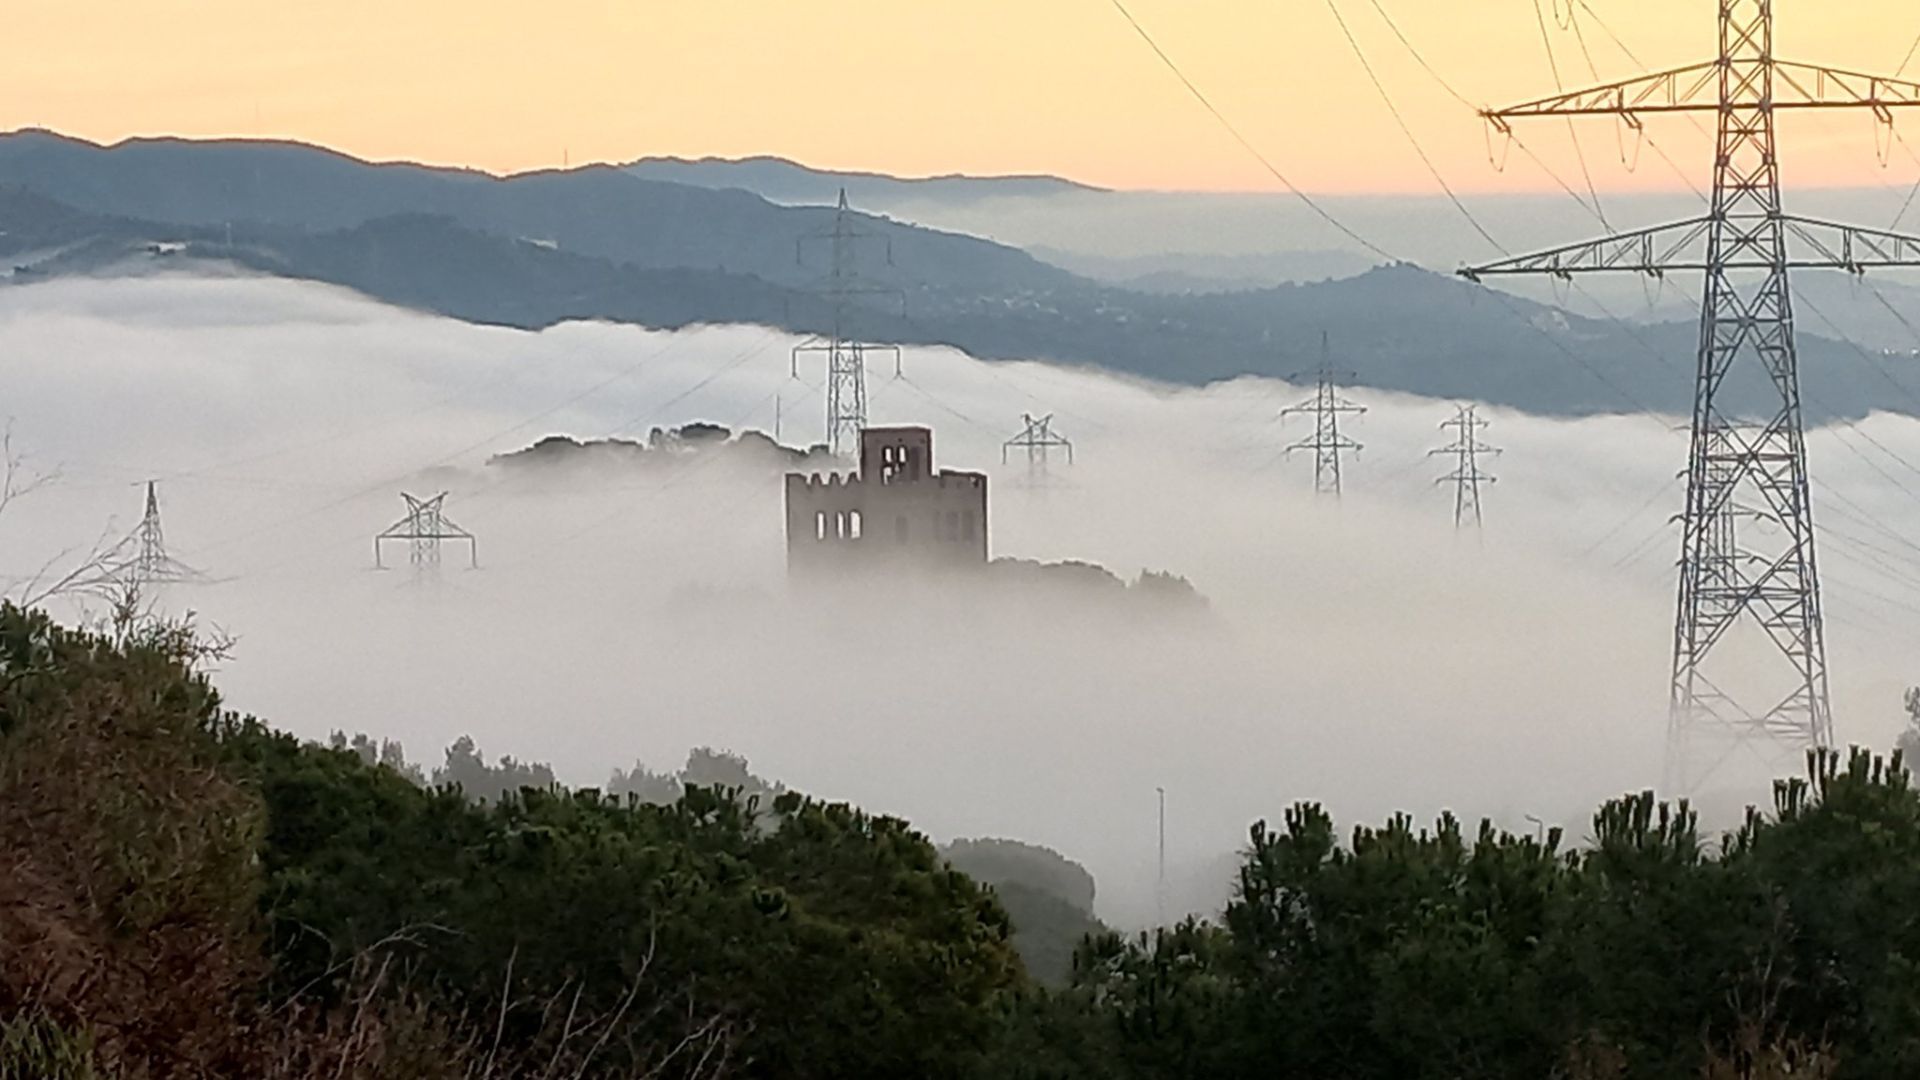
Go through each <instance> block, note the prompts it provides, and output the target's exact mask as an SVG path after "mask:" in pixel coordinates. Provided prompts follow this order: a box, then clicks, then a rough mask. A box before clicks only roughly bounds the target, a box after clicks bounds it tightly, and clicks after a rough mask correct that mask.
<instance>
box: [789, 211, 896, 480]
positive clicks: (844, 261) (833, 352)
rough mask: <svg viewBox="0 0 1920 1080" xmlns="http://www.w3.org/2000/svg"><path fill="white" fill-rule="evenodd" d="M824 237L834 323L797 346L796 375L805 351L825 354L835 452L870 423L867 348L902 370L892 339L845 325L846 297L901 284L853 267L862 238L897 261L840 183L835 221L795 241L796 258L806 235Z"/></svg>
mask: <svg viewBox="0 0 1920 1080" xmlns="http://www.w3.org/2000/svg"><path fill="white" fill-rule="evenodd" d="M809 240H814V241H825V242H826V243H827V245H828V250H829V253H830V254H829V259H830V260H831V262H830V267H829V269H828V271H827V278H826V280H825V281H823V282H821V283H820V285H819V287H818V288H819V292H820V293H821V294H822V295H824V296H825V297H826V298H827V302H828V304H829V305H831V307H832V310H833V314H832V319H833V322H832V329H831V331H830V332H829V334H828V335H827V337H826V338H825V339H824V340H822V339H821V338H820V337H819V336H817V335H816V336H815V337H813V338H812V339H810V340H808V341H806V342H803V343H801V344H800V345H797V346H795V347H794V350H793V356H792V364H793V376H794V377H795V378H799V376H800V356H801V354H802V353H825V354H826V357H827V448H828V449H829V450H830V451H832V452H833V453H835V454H839V453H841V452H843V451H845V452H849V453H850V452H852V450H853V449H854V448H855V447H857V446H858V445H859V444H860V432H861V431H862V430H864V429H865V428H866V426H867V354H869V353H876V352H891V353H892V354H893V373H894V374H895V375H899V374H900V349H899V347H898V346H894V345H874V344H870V343H868V342H863V341H859V340H856V339H854V338H852V337H851V336H850V328H849V327H848V325H847V306H848V302H849V301H850V300H851V299H852V298H854V297H856V296H860V295H863V294H866V295H872V294H886V295H893V294H896V293H897V292H898V291H899V290H897V289H890V288H886V287H882V286H871V285H865V284H862V283H861V281H860V275H859V272H858V269H857V268H856V267H855V265H854V264H855V261H856V255H857V248H858V246H859V245H860V243H861V242H863V241H873V240H879V241H882V242H883V243H885V244H886V249H887V263H888V265H892V263H893V241H892V240H891V239H889V238H887V237H885V236H882V235H880V234H879V233H875V232H871V231H869V230H865V229H861V228H860V227H859V226H858V225H856V224H855V221H854V215H853V212H852V211H851V210H849V209H847V189H846V188H841V189H840V204H839V206H838V207H837V208H836V209H835V211H834V215H833V227H832V228H831V229H828V230H825V231H824V232H818V233H810V234H808V235H806V236H802V237H800V238H799V239H798V240H797V241H795V243H794V258H795V259H796V260H800V259H803V258H804V253H803V249H804V246H805V244H806V242H807V241H809Z"/></svg>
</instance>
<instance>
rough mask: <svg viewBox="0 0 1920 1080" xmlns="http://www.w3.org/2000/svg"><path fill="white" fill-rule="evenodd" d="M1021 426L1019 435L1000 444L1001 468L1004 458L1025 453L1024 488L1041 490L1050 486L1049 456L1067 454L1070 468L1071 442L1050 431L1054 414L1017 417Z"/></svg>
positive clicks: (1004, 461) (1023, 414)
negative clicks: (1025, 479) (1057, 453)
mask: <svg viewBox="0 0 1920 1080" xmlns="http://www.w3.org/2000/svg"><path fill="white" fill-rule="evenodd" d="M1020 423H1021V424H1022V425H1023V426H1022V428H1021V431H1020V434H1018V435H1015V436H1014V437H1013V438H1011V439H1008V440H1007V441H1006V442H1004V443H1001V444H1000V464H1002V465H1005V464H1006V463H1007V455H1008V454H1009V453H1011V452H1012V451H1013V450H1015V449H1021V450H1025V451H1026V453H1027V486H1028V487H1031V488H1034V489H1040V488H1045V487H1047V486H1048V485H1049V484H1050V483H1051V482H1052V474H1051V473H1050V472H1049V461H1048V455H1049V452H1050V451H1052V450H1055V449H1063V450H1065V451H1066V452H1067V464H1069V465H1071V464H1073V442H1072V440H1070V439H1068V438H1067V437H1066V436H1064V435H1061V434H1059V433H1058V432H1056V431H1054V430H1053V414H1052V413H1048V414H1047V415H1045V416H1038V417H1036V416H1033V415H1031V414H1029V413H1021V414H1020Z"/></svg>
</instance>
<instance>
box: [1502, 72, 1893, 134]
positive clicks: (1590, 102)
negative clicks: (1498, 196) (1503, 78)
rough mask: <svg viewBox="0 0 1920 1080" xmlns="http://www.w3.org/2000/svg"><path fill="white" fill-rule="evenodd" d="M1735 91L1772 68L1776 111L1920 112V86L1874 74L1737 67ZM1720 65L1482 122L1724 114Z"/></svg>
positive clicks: (1590, 91) (1510, 109) (1531, 105)
mask: <svg viewBox="0 0 1920 1080" xmlns="http://www.w3.org/2000/svg"><path fill="white" fill-rule="evenodd" d="M1733 65H1734V68H1735V73H1736V78H1735V87H1734V89H1735V90H1736V91H1738V92H1740V93H1741V95H1742V96H1745V95H1746V94H1750V93H1753V92H1755V91H1757V89H1758V87H1759V86H1760V85H1761V75H1762V73H1763V71H1764V69H1765V68H1766V67H1768V66H1771V68H1772V69H1773V76H1774V77H1773V80H1772V86H1773V89H1772V96H1771V98H1770V99H1769V100H1768V101H1767V102H1765V105H1764V107H1766V108H1772V109H1848V108H1852V109H1873V110H1874V111H1876V112H1881V113H1884V112H1885V111H1886V110H1890V109H1897V108H1904V107H1906V106H1911V105H1920V82H1915V81H1913V80H1910V79H1898V78H1890V77H1886V76H1881V75H1869V74H1865V73H1863V72H1858V71H1846V70H1843V69H1841V68H1831V67H1825V66H1822V65H1819V64H1802V63H1794V62H1790V61H1784V60H1777V61H1771V62H1768V61H1759V60H1751V61H1748V60H1740V61H1733ZM1719 76H1720V62H1719V61H1718V60H1707V61H1703V62H1701V63H1698V64H1689V65H1687V66H1686V67H1679V68H1673V69H1670V70H1667V71H1658V72H1655V73H1653V74H1651V75H1640V76H1636V77H1634V78H1631V79H1622V80H1621V81H1619V82H1612V83H1602V84H1600V85H1598V86H1588V87H1583V88H1581V89H1579V90H1569V91H1565V92H1563V93H1558V94H1554V95H1553V96H1552V97H1544V98H1540V99H1538V100H1536V101H1527V102H1522V103H1521V104H1518V105H1509V106H1507V107H1506V108H1502V109H1484V110H1482V111H1481V113H1480V115H1481V116H1482V117H1483V118H1485V119H1486V121H1487V122H1488V123H1489V124H1492V125H1493V126H1494V127H1495V128H1496V129H1498V130H1501V131H1505V130H1507V125H1508V122H1509V121H1512V120H1519V119H1524V118H1527V117H1534V116H1617V117H1621V118H1623V119H1625V120H1626V121H1627V122H1628V123H1629V124H1632V125H1634V126H1636V127H1637V126H1639V117H1640V115H1641V114H1645V113H1674V112H1717V111H1719V109H1720V104H1721V103H1720V77H1719Z"/></svg>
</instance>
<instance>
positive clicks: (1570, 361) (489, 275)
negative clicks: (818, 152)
mask: <svg viewBox="0 0 1920 1080" xmlns="http://www.w3.org/2000/svg"><path fill="white" fill-rule="evenodd" d="M0 185H6V186H7V188H8V190H6V191H5V192H4V194H0V229H4V230H5V235H4V236H0V259H4V260H5V261H6V263H8V264H10V265H14V266H19V267H25V268H26V271H25V272H16V273H15V274H14V275H13V280H15V281H31V280H35V279H37V278H39V277H42V276H46V275H57V274H71V273H100V272H115V273H119V272H126V271H128V270H129V269H130V268H135V267H149V268H150V267H152V266H164V265H172V266H178V267H182V268H184V267H187V266H191V265H194V264H196V263H205V262H207V261H216V262H219V263H224V264H234V265H238V266H240V267H242V268H244V269H248V270H252V271H256V272H262V273H270V274H276V275H281V276H286V277H293V278H304V279H310V280H315V281H323V282H329V283H333V284H337V285H342V286H346V287H348V288H352V289H356V290H359V291H361V292H364V293H366V294H367V295H369V296H373V297H375V298H378V299H381V300H384V301H388V302H391V303H395V304H400V305H405V306H408V307H413V308H417V309H420V310H425V311H431V312H437V313H440V314H444V315H449V316H453V317H456V318H460V319H465V320H469V321H473V322H480V323H494V324H501V325H508V326H515V327H524V328H530V329H532V328H540V327H545V326H550V325H553V324H555V323H558V322H563V321H567V320H576V319H609V320H617V321H627V322H634V323H639V324H643V325H646V326H652V327H669V328H670V327H679V326H685V325H689V324H694V323H758V324H764V325H771V326H777V327H782V328H785V329H789V330H792V331H795V332H800V333H814V332H819V331H821V330H824V329H825V328H826V327H827V326H828V325H830V316H829V308H828V306H827V305H826V303H825V302H824V301H822V300H821V299H820V298H819V297H818V296H817V295H815V294H814V293H812V292H810V291H808V289H809V287H810V286H812V285H814V284H817V282H818V280H819V274H820V269H819V267H818V266H817V265H810V264H807V263H804V262H801V261H797V260H796V258H795V252H796V248H797V247H798V246H800V239H799V238H800V237H802V236H804V235H808V234H812V233H817V232H818V231H819V230H821V229H823V228H825V227H826V226H827V225H828V224H829V223H830V221H831V218H832V213H833V211H831V210H830V209H826V208H821V207H780V206H775V205H774V204H772V203H770V202H768V201H766V200H765V199H763V198H761V197H759V196H756V195H751V194H748V193H746V192H742V191H725V190H709V189H705V188H699V187H693V186H689V185H685V184H677V183H668V182H664V181H654V180H643V179H639V178H636V177H633V176H629V175H627V174H625V173H623V172H621V171H620V170H617V169H608V168H590V169H579V170H574V171H571V172H565V173H535V174H528V175H524V176H516V177H509V178H496V177H491V176H486V175H484V174H479V173H473V172H464V171H460V170H450V169H433V168H426V167H422V166H415V165H377V164H370V163H367V162H361V161H356V160H355V159H352V158H349V157H346V156H344V155H340V154H336V153H332V152H330V151H325V150H320V149H317V148H314V147H308V146H301V145H297V144H281V143H260V142H231V141H223V142H189V141H182V140H143V141H133V142H127V143H122V144H118V145H117V146H114V147H100V146H96V145H93V144H90V143H85V142H81V141H78V140H73V139H65V138H61V137H58V136H54V135H49V134H46V133H44V132H24V133H17V134H13V135H7V136H0ZM861 224H862V226H863V227H867V228H871V229H874V230H877V231H878V232H879V233H880V234H881V235H884V236H886V237H888V238H889V240H890V241H891V247H892V256H893V260H892V264H891V265H888V264H887V263H885V262H884V261H882V260H880V259H879V258H877V254H878V253H877V252H875V251H871V250H870V251H869V252H868V255H869V258H868V260H867V261H866V263H864V264H863V266H862V272H863V276H865V277H866V278H868V279H869V281H871V282H872V283H873V284H874V285H875V286H876V287H878V288H883V289H886V290H889V291H887V292H883V293H876V294H875V295H872V296H868V297H865V298H864V299H866V300H868V301H869V303H868V304H867V305H866V306H862V307H858V308H857V309H856V310H855V311H854V312H853V313H852V315H851V316H850V321H849V325H850V327H851V329H852V331H853V332H855V333H857V334H860V335H862V336H865V337H869V338H872V339H876V340H882V341H890V342H897V343H902V344H919V345H950V346H953V347H956V348H959V349H962V350H964V351H966V352H968V353H970V354H972V355H975V356H978V357H982V358H985V359H1042V360H1051V361H1055V362H1059V363H1064V364H1071V365H1084V366H1090V367H1099V368H1104V369H1108V370H1112V371H1118V372H1124V373H1127V374H1131V375H1138V376H1143V377H1147V378H1151V379H1155V380H1161V381H1165V382H1171V383H1178V384H1187V385H1200V384H1205V383H1208V382H1213V381H1217V380H1223V379H1231V378H1234V377H1237V376H1241V375H1263V376H1275V377H1290V376H1294V375H1296V374H1298V373H1300V372H1303V371H1310V370H1312V369H1314V368H1315V367H1317V366H1318V364H1319V359H1320V358H1319V341H1320V334H1321V332H1322V331H1325V332H1327V333H1328V334H1329V335H1330V336H1331V338H1332V341H1333V343H1334V349H1335V357H1334V359H1335V360H1336V361H1337V362H1338V365H1339V366H1340V367H1342V368H1344V369H1347V370H1351V371H1353V372H1354V373H1355V376H1356V377H1355V379H1354V380H1353V381H1354V382H1355V383H1356V384H1357V385H1359V386H1363V387H1372V388H1376V389H1381V390H1391V391H1399V392H1406V393H1413V394H1420V395H1424V396H1429V397H1439V398H1471V399H1476V400H1481V401H1487V402H1491V403H1494V404H1498V405H1507V406H1512V407H1515V408H1520V409H1524V410H1527V411H1531V412H1536V413H1542V414H1555V415H1588V414H1594V413H1606V412H1622V411H1637V410H1639V409H1642V408H1651V409H1656V410H1660V411H1664V412H1671V413H1676V414H1684V413H1685V412H1686V410H1687V408H1688V406H1689V404H1690V395H1691V392H1692V384H1693V379H1692V364H1693V351H1694V346H1695V330H1694V328H1693V326H1692V325H1691V324H1690V323H1688V322H1686V321H1676V322H1666V323H1659V324H1655V325H1648V326H1640V325H1628V324H1623V323H1619V322H1615V321H1612V320H1607V319H1589V318H1584V317H1581V316H1579V315H1575V314H1570V313H1567V312H1563V311H1561V310H1558V309H1556V308H1554V307H1551V306H1548V305H1544V304H1540V303H1536V302H1532V301H1528V300H1525V299H1520V298H1515V297H1511V296H1507V295H1505V294H1500V293H1495V292H1491V291H1489V290H1487V289H1484V288H1481V287H1479V286H1475V285H1471V284H1468V283H1466V282H1464V281H1461V280H1459V279H1457V278H1454V277H1451V276H1448V275H1441V274H1435V273H1432V272H1429V271H1426V270H1423V269H1420V268H1418V267H1415V266H1412V265H1406V264H1402V265H1394V266H1384V267H1377V268H1375V269H1372V270H1369V271H1367V272H1365V273H1362V274H1359V275H1357V276H1354V277H1350V278H1344V279H1338V280H1327V281H1319V282H1313V283H1309V284H1286V285H1280V286H1277V287H1271V288H1263V289H1245V290H1239V291H1229V292H1222V293H1213V294H1156V293H1148V292H1141V291H1135V290H1131V289H1126V288H1121V287H1117V286H1113V285H1106V284H1101V283H1098V282H1095V281H1092V280H1089V279H1087V278H1082V277H1079V276H1076V275H1074V274H1072V273H1069V272H1067V271H1065V270H1061V269H1058V268H1055V267H1052V266H1048V265H1046V264H1044V263H1041V262H1039V261H1037V260H1035V259H1034V258H1032V257H1031V256H1029V255H1027V254H1026V253H1024V252H1021V251H1018V250H1015V249H1013V248H1008V247H1004V246H1002V245H998V244H993V243H990V242H987V241H983V240H979V239H976V238H972V237H966V236H960V235H956V234H951V233H942V232H938V231H935V230H930V229H922V228H918V227H916V226H910V225H903V224H899V223H896V222H889V221H886V220H884V219H877V218H870V217H864V216H863V217H862V219H861ZM167 260H172V261H171V262H168V261H167ZM814 262H815V263H817V262H818V259H817V258H816V259H815V260H814ZM1802 353H1803V359H1804V360H1805V363H1804V365H1803V371H1804V383H1805V390H1806V395H1805V396H1806V402H1807V412H1808V416H1809V417H1810V418H1811V419H1813V420H1815V421H1818V420H1821V419H1825V418H1829V417H1833V416H1846V417H1858V416H1862V415H1865V414H1866V413H1867V412H1869V411H1871V410H1873V409H1876V408H1881V409H1895V410H1901V411H1908V412H1916V411H1920V362H1916V361H1915V360H1914V359H1913V358H1912V357H1908V356H1895V357H1881V356H1868V355H1866V354H1863V353H1861V352H1859V351H1856V350H1853V349H1850V348H1848V347H1846V346H1843V345H1840V344H1836V343H1833V342H1830V341H1827V340H1824V339H1821V338H1819V337H1816V336H1814V335H1813V334H1812V333H1810V332H1805V331H1803V334H1802ZM1890 391H1891V392H1890ZM1729 404H1730V405H1731V406H1737V404H1738V402H1737V401H1736V400H1734V399H1733V398H1729Z"/></svg>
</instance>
